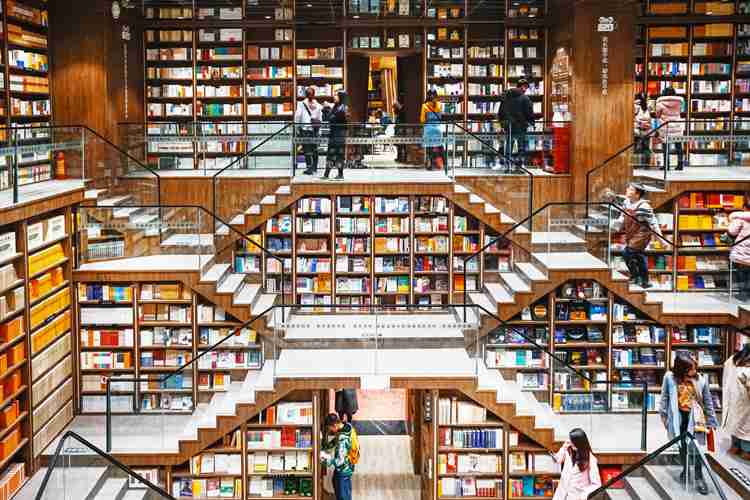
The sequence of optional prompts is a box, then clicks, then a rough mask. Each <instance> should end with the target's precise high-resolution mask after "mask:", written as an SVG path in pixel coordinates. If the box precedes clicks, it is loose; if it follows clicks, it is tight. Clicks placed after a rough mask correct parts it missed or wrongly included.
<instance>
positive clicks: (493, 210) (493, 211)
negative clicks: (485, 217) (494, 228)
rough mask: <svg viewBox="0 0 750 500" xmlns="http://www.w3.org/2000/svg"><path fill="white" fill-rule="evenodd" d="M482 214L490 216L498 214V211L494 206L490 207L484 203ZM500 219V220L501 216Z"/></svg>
mask: <svg viewBox="0 0 750 500" xmlns="http://www.w3.org/2000/svg"><path fill="white" fill-rule="evenodd" d="M484 213H486V214H490V215H493V214H499V213H500V210H498V209H497V208H495V207H494V206H492V205H490V204H489V203H485V204H484ZM500 217H501V218H502V215H501V216H500Z"/></svg>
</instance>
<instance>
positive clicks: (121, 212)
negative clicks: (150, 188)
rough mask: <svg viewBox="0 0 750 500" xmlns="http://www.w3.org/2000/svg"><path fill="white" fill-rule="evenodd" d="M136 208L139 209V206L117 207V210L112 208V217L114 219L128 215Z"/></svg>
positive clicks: (134, 211) (135, 210)
mask: <svg viewBox="0 0 750 500" xmlns="http://www.w3.org/2000/svg"><path fill="white" fill-rule="evenodd" d="M138 210H140V207H124V208H118V209H117V210H112V217H114V218H116V219H120V218H124V217H130V215H131V214H134V213H136V212H137V211H138Z"/></svg>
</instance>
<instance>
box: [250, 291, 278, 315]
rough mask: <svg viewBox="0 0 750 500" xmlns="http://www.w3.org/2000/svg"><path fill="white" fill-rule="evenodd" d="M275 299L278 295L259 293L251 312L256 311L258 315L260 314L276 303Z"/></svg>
mask: <svg viewBox="0 0 750 500" xmlns="http://www.w3.org/2000/svg"><path fill="white" fill-rule="evenodd" d="M277 297H278V295H277V294H275V293H261V294H260V296H259V297H258V300H257V301H256V302H255V306H254V307H253V311H256V312H257V313H258V314H260V313H262V312H263V311H265V310H266V309H268V308H269V307H271V306H272V305H273V304H274V303H275V302H276V298H277Z"/></svg>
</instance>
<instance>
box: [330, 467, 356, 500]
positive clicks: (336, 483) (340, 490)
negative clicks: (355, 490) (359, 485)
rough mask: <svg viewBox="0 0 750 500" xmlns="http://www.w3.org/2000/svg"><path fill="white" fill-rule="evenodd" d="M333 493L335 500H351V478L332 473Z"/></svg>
mask: <svg viewBox="0 0 750 500" xmlns="http://www.w3.org/2000/svg"><path fill="white" fill-rule="evenodd" d="M333 491H334V492H335V493H336V500H352V476H350V475H346V474H339V473H338V472H334V473H333Z"/></svg>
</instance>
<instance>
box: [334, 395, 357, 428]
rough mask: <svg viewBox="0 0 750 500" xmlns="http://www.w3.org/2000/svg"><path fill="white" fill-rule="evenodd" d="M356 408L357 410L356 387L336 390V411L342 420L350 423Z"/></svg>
mask: <svg viewBox="0 0 750 500" xmlns="http://www.w3.org/2000/svg"><path fill="white" fill-rule="evenodd" d="M357 410H359V404H358V403H357V390H356V389H341V390H339V391H336V413H338V414H339V418H340V419H341V420H342V421H345V422H347V423H349V424H351V423H352V419H353V418H354V414H355V413H357ZM344 417H346V419H345V418H344Z"/></svg>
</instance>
